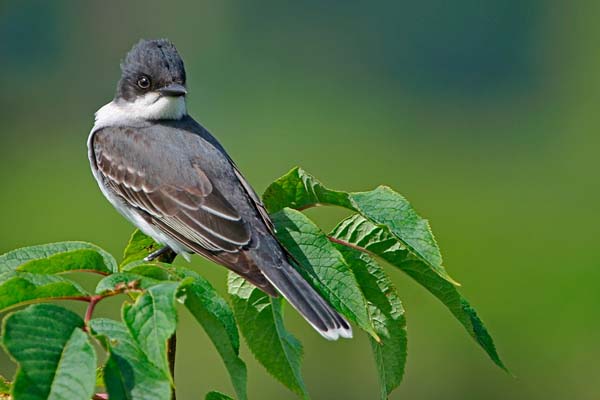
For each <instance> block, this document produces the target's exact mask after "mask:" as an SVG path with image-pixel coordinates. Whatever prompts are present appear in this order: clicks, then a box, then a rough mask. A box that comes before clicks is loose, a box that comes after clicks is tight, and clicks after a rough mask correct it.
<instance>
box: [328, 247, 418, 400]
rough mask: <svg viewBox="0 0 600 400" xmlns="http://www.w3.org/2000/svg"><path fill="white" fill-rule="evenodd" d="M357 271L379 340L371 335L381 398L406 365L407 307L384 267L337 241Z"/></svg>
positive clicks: (389, 390)
mask: <svg viewBox="0 0 600 400" xmlns="http://www.w3.org/2000/svg"><path fill="white" fill-rule="evenodd" d="M336 247H337V248H338V249H339V251H340V252H341V253H342V254H343V255H344V258H345V259H346V261H347V262H348V264H349V265H350V266H351V268H352V271H353V272H354V274H355V275H356V278H357V280H358V282H359V283H360V287H361V289H362V292H363V293H364V295H365V297H366V299H367V301H368V302H369V315H370V318H371V320H372V321H373V326H374V327H375V332H376V333H377V335H378V336H379V337H380V338H381V341H380V342H377V341H376V340H374V339H373V338H369V340H370V342H371V348H372V349H373V354H374V355H375V363H376V365H377V372H378V375H379V382H380V387H381V399H382V400H385V399H387V397H388V395H389V394H390V393H391V392H392V391H393V390H394V389H396V388H397V387H398V386H399V385H400V382H402V376H403V375H404V368H405V366H406V354H407V348H406V346H407V340H406V318H405V317H404V308H403V307H402V302H401V301H400V298H399V297H398V294H397V292H396V288H395V287H394V284H393V283H392V281H391V280H390V279H389V278H388V276H387V275H386V274H385V272H384V271H383V268H381V266H380V265H379V264H378V263H377V262H376V261H375V260H374V259H373V258H372V257H370V256H369V255H367V254H365V253H361V252H360V251H358V250H355V249H352V248H349V247H346V246H343V245H340V244H338V245H336Z"/></svg>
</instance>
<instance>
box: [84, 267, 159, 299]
mask: <svg viewBox="0 0 600 400" xmlns="http://www.w3.org/2000/svg"><path fill="white" fill-rule="evenodd" d="M158 283H160V281H159V280H157V279H153V278H149V277H147V276H144V275H140V274H136V273H133V272H117V273H116V274H112V275H109V276H107V277H105V278H103V279H102V280H100V282H98V285H97V286H96V293H97V294H104V293H106V292H112V291H114V290H118V289H120V288H123V287H128V288H132V289H146V288H148V287H150V286H153V285H156V284H158Z"/></svg>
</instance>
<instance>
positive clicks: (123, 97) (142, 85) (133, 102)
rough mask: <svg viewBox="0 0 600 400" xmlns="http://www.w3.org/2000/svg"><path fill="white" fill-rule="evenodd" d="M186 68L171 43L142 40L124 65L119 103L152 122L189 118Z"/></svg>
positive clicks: (119, 86)
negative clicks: (186, 99)
mask: <svg viewBox="0 0 600 400" xmlns="http://www.w3.org/2000/svg"><path fill="white" fill-rule="evenodd" d="M185 83H186V78H185V68H184V66H183V60H182V59H181V56H180V55H179V53H178V52H177V49H176V48H175V46H174V45H173V43H171V42H170V41H169V40H167V39H158V40H140V42H138V43H137V44H136V45H135V46H133V48H132V49H131V50H130V51H129V53H127V56H125V59H124V60H123V62H122V63H121V79H120V80H119V83H118V85H117V93H116V96H115V100H116V101H118V102H120V103H125V105H126V107H127V109H128V110H129V112H131V113H133V114H134V115H135V116H137V117H141V118H144V119H149V120H160V119H179V118H181V117H183V116H184V115H186V107H185V95H186V94H187V90H186V86H185Z"/></svg>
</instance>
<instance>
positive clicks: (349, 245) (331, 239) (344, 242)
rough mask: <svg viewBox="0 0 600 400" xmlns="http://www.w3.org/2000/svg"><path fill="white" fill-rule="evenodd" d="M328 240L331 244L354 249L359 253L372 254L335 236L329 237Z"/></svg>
mask: <svg viewBox="0 0 600 400" xmlns="http://www.w3.org/2000/svg"><path fill="white" fill-rule="evenodd" d="M327 239H329V241H330V242H333V243H337V244H341V245H342V246H346V247H350V248H352V249H354V250H358V251H360V252H363V253H368V254H371V252H370V251H369V250H367V249H365V248H364V247H360V246H357V245H355V244H352V243H348V242H346V241H345V240H341V239H338V238H335V237H333V236H327Z"/></svg>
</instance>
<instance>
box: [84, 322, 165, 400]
mask: <svg viewBox="0 0 600 400" xmlns="http://www.w3.org/2000/svg"><path fill="white" fill-rule="evenodd" d="M89 326H90V328H91V331H92V333H93V334H94V335H96V336H97V337H98V339H100V341H101V343H102V344H103V346H104V348H105V349H106V350H107V351H108V352H109V357H108V360H107V361H106V365H105V366H104V384H105V386H106V391H107V392H108V395H109V398H110V399H111V400H155V399H170V398H171V382H170V380H169V377H168V375H166V374H165V373H164V372H163V371H161V370H160V369H159V368H158V367H156V366H155V365H154V364H153V363H152V362H150V361H149V360H148V357H146V355H145V354H144V352H143V351H142V349H140V347H139V345H138V343H137V342H136V341H135V339H134V338H133V337H132V336H131V334H130V333H129V331H128V330H127V328H126V327H125V325H123V324H122V323H121V322H117V321H113V320H109V319H104V318H99V319H93V320H91V321H90V323H89Z"/></svg>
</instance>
